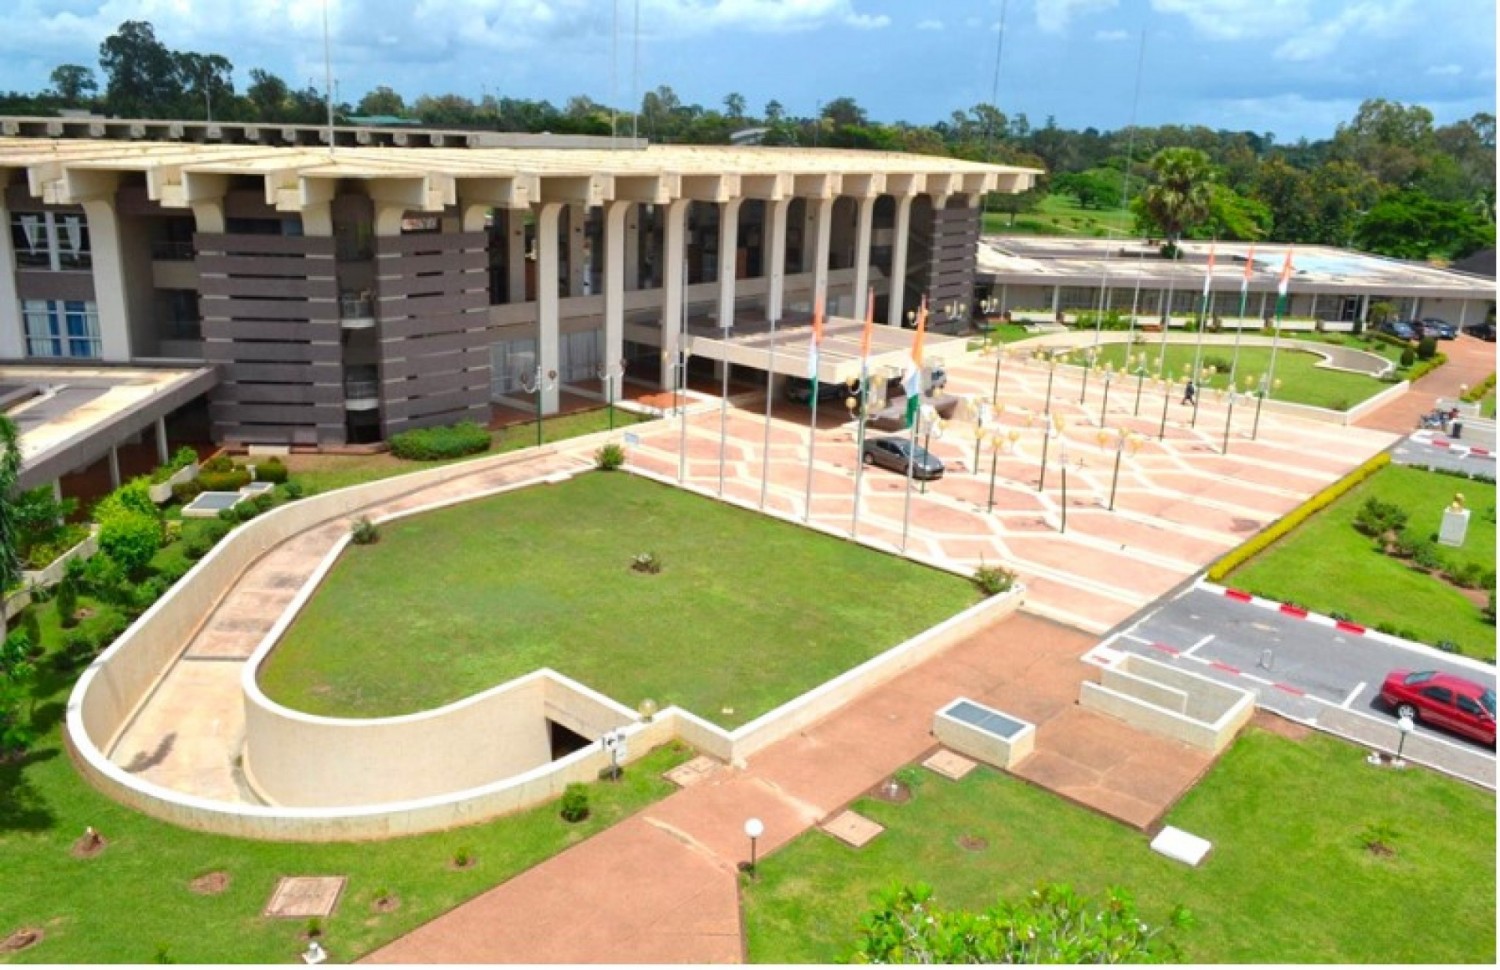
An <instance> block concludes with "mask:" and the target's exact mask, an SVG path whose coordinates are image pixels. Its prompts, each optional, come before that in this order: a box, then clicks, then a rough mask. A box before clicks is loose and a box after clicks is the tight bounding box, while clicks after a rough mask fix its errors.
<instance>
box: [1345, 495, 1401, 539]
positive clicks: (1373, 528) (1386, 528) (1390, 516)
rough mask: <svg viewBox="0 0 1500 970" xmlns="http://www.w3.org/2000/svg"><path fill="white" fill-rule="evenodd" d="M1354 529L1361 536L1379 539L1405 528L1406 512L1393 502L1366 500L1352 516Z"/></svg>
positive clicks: (1375, 499) (1374, 499)
mask: <svg viewBox="0 0 1500 970" xmlns="http://www.w3.org/2000/svg"><path fill="white" fill-rule="evenodd" d="M1354 528H1355V529H1356V530H1357V531H1358V532H1360V533H1361V534H1363V535H1367V536H1371V537H1373V538H1377V539H1378V538H1380V537H1381V536H1384V535H1385V534H1386V533H1387V532H1400V531H1401V530H1402V529H1404V528H1406V510H1405V509H1403V508H1402V507H1401V506H1399V505H1397V504H1395V503H1394V502H1382V501H1381V500H1380V499H1378V498H1367V499H1365V504H1364V505H1361V506H1360V507H1359V511H1358V512H1356V513H1355V514H1354Z"/></svg>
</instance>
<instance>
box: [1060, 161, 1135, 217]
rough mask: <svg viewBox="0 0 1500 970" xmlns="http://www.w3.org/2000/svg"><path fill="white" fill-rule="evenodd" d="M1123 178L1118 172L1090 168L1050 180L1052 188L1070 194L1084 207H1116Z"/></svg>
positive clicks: (1122, 186)
mask: <svg viewBox="0 0 1500 970" xmlns="http://www.w3.org/2000/svg"><path fill="white" fill-rule="evenodd" d="M1123 188H1124V180H1123V178H1122V177H1121V174H1120V173H1119V172H1116V171H1113V170H1111V169H1107V168H1091V169H1089V170H1088V171H1086V172H1069V173H1065V174H1063V175H1059V176H1057V177H1056V178H1054V179H1053V180H1052V190H1053V191H1054V192H1061V193H1063V194H1065V195H1071V196H1072V197H1073V198H1075V199H1077V200H1078V205H1079V207H1080V208H1084V209H1117V208H1119V207H1120V193H1121V191H1122V190H1123Z"/></svg>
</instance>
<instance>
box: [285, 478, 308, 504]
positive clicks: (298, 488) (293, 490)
mask: <svg viewBox="0 0 1500 970" xmlns="http://www.w3.org/2000/svg"><path fill="white" fill-rule="evenodd" d="M281 494H283V495H285V496H286V498H287V501H295V500H297V499H299V498H301V497H302V496H303V495H306V494H307V489H305V488H303V487H302V483H301V482H287V483H286V484H284V485H282V486H281Z"/></svg>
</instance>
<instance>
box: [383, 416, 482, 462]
mask: <svg viewBox="0 0 1500 970" xmlns="http://www.w3.org/2000/svg"><path fill="white" fill-rule="evenodd" d="M489 447H490V433H489V432H488V431H486V430H485V429H484V428H482V427H480V426H479V425H478V424H475V423H474V422H473V421H461V422H459V423H458V424H455V425H451V426H449V427H443V428H414V429H412V430H411V431H403V432H401V433H400V434H395V435H392V436H391V454H393V455H395V456H396V457H397V458H404V459H406V460H408V461H438V460H441V459H444V458H461V457H463V456H464V455H474V454H478V453H479V452H481V451H488V450H489Z"/></svg>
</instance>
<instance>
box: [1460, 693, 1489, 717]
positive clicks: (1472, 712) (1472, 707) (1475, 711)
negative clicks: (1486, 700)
mask: <svg viewBox="0 0 1500 970" xmlns="http://www.w3.org/2000/svg"><path fill="white" fill-rule="evenodd" d="M1458 709H1459V710H1460V711H1463V712H1464V713H1465V714H1467V715H1469V716H1470V717H1479V716H1480V714H1482V713H1483V711H1484V709H1483V708H1481V707H1480V706H1479V702H1478V701H1476V700H1475V699H1474V698H1472V697H1465V696H1464V695H1462V694H1459V695H1458Z"/></svg>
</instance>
